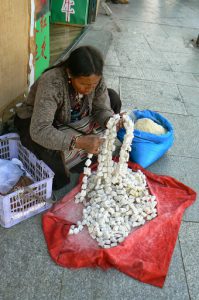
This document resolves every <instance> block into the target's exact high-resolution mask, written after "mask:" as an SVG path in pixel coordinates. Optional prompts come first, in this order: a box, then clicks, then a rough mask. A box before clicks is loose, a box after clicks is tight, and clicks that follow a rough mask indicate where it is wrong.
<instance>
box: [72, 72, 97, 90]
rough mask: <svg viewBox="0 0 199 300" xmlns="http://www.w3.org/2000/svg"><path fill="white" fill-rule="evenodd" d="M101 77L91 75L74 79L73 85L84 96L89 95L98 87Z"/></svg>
mask: <svg viewBox="0 0 199 300" xmlns="http://www.w3.org/2000/svg"><path fill="white" fill-rule="evenodd" d="M100 79H101V76H99V75H95V74H93V75H90V76H80V77H72V78H71V83H72V86H73V88H74V89H75V90H76V91H77V92H78V93H80V94H82V95H88V94H90V93H91V92H92V91H94V90H95V88H96V86H97V85H98V83H99V81H100Z"/></svg>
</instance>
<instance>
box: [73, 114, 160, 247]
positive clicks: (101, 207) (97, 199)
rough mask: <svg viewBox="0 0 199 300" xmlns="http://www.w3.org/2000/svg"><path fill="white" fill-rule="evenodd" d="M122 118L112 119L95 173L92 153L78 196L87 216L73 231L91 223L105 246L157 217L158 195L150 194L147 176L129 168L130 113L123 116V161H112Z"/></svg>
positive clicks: (76, 199)
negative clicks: (92, 168)
mask: <svg viewBox="0 0 199 300" xmlns="http://www.w3.org/2000/svg"><path fill="white" fill-rule="evenodd" d="M119 118H120V116H119V115H115V116H113V117H112V118H111V119H110V120H109V121H108V124H107V129H106V131H105V134H104V139H105V141H104V143H103V144H102V146H101V149H100V153H99V155H98V167H97V170H96V171H95V172H91V169H90V165H91V158H92V154H88V159H87V161H86V163H85V168H84V177H83V180H82V186H81V191H80V192H79V193H78V194H77V195H76V197H75V203H80V202H81V203H83V205H84V209H83V218H82V221H78V222H77V225H72V226H71V227H70V230H69V234H78V233H79V232H80V231H82V230H83V228H84V226H87V228H88V231H89V234H90V236H91V237H92V238H93V239H95V240H96V241H97V243H98V245H99V246H100V247H102V248H111V247H115V246H117V245H118V244H119V243H121V242H123V241H124V239H125V238H126V237H127V236H128V235H129V233H130V232H131V230H132V229H133V228H134V227H138V226H141V225H144V224H145V222H146V221H150V220H152V219H153V218H155V217H156V216H157V209H156V206H157V201H156V197H155V196H153V195H150V193H149V190H148V188H147V183H146V177H145V175H144V174H143V173H142V172H141V171H140V170H138V171H137V172H133V171H132V170H131V169H129V168H128V160H129V151H130V150H131V143H132V139H133V131H134V124H133V122H132V120H131V119H130V118H129V116H128V115H124V116H123V124H124V128H125V129H126V134H125V137H124V140H123V144H122V146H121V149H120V156H119V161H118V162H114V161H113V160H112V153H113V151H114V150H115V144H114V142H115V139H116V136H117V130H116V125H117V123H118V121H119Z"/></svg>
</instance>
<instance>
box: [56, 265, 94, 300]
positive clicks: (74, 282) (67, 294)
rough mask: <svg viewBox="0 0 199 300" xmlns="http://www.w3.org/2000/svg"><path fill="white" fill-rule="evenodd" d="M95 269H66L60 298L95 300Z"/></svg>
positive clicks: (63, 299)
mask: <svg viewBox="0 0 199 300" xmlns="http://www.w3.org/2000/svg"><path fill="white" fill-rule="evenodd" d="M94 276H95V270H93V269H73V270H70V269H64V271H63V276H62V287H61V293H60V300H91V299H92V300H94V298H93V286H92V278H93V277H94Z"/></svg>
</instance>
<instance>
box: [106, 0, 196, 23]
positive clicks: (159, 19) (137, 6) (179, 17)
mask: <svg viewBox="0 0 199 300" xmlns="http://www.w3.org/2000/svg"><path fill="white" fill-rule="evenodd" d="M111 9H112V10H113V12H114V13H115V14H116V15H119V16H120V18H122V19H128V20H133V21H143V22H147V21H150V22H151V23H157V24H167V25H170V26H184V27H195V28H199V24H198V15H197V11H196V10H193V9H191V8H189V7H188V6H184V5H183V3H182V2H181V1H167V2H164V1H160V2H159V3H157V2H154V1H152V0H151V1H147V2H143V1H139V2H137V1H135V0H134V1H132V2H131V3H130V5H125V6H123V5H117V6H116V5H111Z"/></svg>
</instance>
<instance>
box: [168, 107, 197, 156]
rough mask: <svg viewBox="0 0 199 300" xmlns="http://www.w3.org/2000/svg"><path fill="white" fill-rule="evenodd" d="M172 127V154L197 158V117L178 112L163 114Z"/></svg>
mask: <svg viewBox="0 0 199 300" xmlns="http://www.w3.org/2000/svg"><path fill="white" fill-rule="evenodd" d="M163 115H164V116H165V117H166V118H167V119H168V120H169V121H170V122H171V123H172V124H173V127H174V134H175V142H174V146H173V148H172V155H176V156H178V155H180V156H185V157H192V158H199V147H198V145H199V135H198V128H199V118H198V117H194V116H183V115H178V114H167V113H164V114H163Z"/></svg>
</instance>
